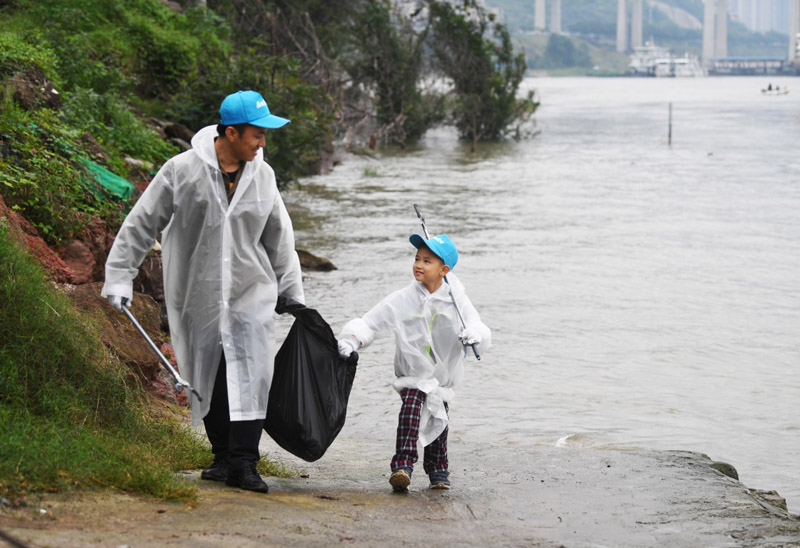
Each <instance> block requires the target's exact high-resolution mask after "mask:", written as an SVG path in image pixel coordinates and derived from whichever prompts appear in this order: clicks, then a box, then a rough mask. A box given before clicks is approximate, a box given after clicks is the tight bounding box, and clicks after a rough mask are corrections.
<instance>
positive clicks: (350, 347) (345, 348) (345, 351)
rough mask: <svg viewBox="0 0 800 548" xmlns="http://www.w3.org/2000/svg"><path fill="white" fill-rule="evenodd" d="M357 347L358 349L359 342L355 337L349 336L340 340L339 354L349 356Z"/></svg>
mask: <svg viewBox="0 0 800 548" xmlns="http://www.w3.org/2000/svg"><path fill="white" fill-rule="evenodd" d="M356 349H358V342H357V341H356V340H355V339H352V338H348V339H342V340H340V341H339V356H341V357H342V358H349V357H350V354H352V353H353V352H354V351H355V350H356Z"/></svg>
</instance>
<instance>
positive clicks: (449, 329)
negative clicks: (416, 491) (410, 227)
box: [339, 234, 491, 493]
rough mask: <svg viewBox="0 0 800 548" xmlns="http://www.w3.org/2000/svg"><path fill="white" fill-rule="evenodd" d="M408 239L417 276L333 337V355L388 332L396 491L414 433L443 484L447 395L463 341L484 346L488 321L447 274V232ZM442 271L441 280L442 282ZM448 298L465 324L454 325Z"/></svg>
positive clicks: (410, 461) (409, 463) (404, 480)
mask: <svg viewBox="0 0 800 548" xmlns="http://www.w3.org/2000/svg"><path fill="white" fill-rule="evenodd" d="M409 241H410V242H411V244H412V245H413V246H414V247H415V248H417V252H416V255H415V256H414V267H413V273H414V279H415V280H416V281H414V282H412V283H411V284H410V285H409V286H407V287H405V288H404V289H400V290H399V291H395V292H394V293H392V294H391V295H389V296H388V297H386V298H385V299H383V300H382V301H381V302H380V303H378V304H377V305H376V306H375V307H374V308H373V309H372V310H370V311H369V312H367V313H366V314H365V315H364V317H362V318H356V319H354V320H351V321H350V322H348V323H347V324H346V325H345V326H344V328H343V329H342V333H341V335H340V340H339V354H340V355H341V356H342V357H347V356H349V355H350V354H351V353H352V352H353V351H354V350H359V349H361V348H366V347H367V346H369V345H370V344H371V343H372V341H373V340H375V338H376V337H380V336H385V335H388V334H390V333H394V337H395V341H396V344H397V349H396V351H395V355H394V372H395V375H397V380H395V382H394V389H395V390H397V391H398V392H399V393H400V397H401V398H402V400H403V404H402V407H401V408H400V418H399V422H398V426H397V445H396V450H395V455H394V457H393V458H392V463H391V469H392V475H391V477H390V478H389V483H390V484H391V485H392V488H393V489H394V490H395V491H397V492H403V493H404V492H408V485H409V484H410V483H411V472H412V471H413V469H414V463H415V462H417V458H418V455H417V440H419V441H421V442H422V445H423V447H424V448H425V452H424V458H423V467H424V469H425V473H426V474H428V477H429V478H430V483H431V489H450V473H449V471H448V461H447V432H448V428H447V423H448V410H449V407H448V403H447V402H449V401H450V400H452V398H453V390H452V387H453V386H454V385H455V384H457V383H458V382H459V381H460V380H461V378H462V377H463V375H464V359H463V357H464V354H465V351H464V348H465V345H471V344H480V345H481V347H480V349H481V351H482V350H486V349H488V348H489V346H491V332H490V331H489V328H488V327H486V326H485V325H484V324H483V323H482V322H481V319H480V316H479V315H478V312H477V311H476V310H475V307H473V306H472V303H471V302H470V300H469V298H468V297H467V295H466V293H465V292H464V285H463V284H462V283H461V282H460V281H459V280H458V279H457V278H456V277H455V275H453V274H452V273H450V271H451V270H452V269H453V267H455V266H456V262H457V261H458V251H457V250H456V246H455V245H454V244H453V242H452V241H451V240H450V238H448V237H447V236H446V235H444V234H442V235H440V236H434V237H433V238H431V239H430V240H426V239H425V238H423V237H422V236H420V235H419V234H413V235H412V236H411V237H410V238H409ZM445 276H447V283H443V280H444V277H445ZM451 295H452V296H451ZM453 298H455V301H456V302H457V303H458V308H459V310H460V311H461V315H462V317H463V318H464V324H465V325H466V327H462V325H461V322H460V320H459V317H458V312H457V311H456V308H455V306H454V305H453Z"/></svg>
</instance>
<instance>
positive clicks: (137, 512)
mask: <svg viewBox="0 0 800 548" xmlns="http://www.w3.org/2000/svg"><path fill="white" fill-rule="evenodd" d="M392 441H393V440H387V442H386V443H383V442H381V443H377V442H374V441H370V442H368V443H366V444H364V443H363V442H362V441H361V440H356V439H353V438H340V439H338V440H337V441H336V442H335V443H334V445H333V446H332V447H331V449H330V450H329V452H328V454H326V455H325V456H324V457H323V458H322V459H321V460H320V461H318V462H316V463H304V462H302V461H299V460H297V459H294V458H293V457H287V458H285V461H286V463H287V464H289V465H295V466H297V467H298V469H301V470H302V471H303V473H302V476H298V477H294V478H287V479H275V478H268V479H267V482H268V484H269V486H270V493H269V494H267V495H260V494H255V493H249V492H244V491H239V490H235V489H231V488H227V487H225V486H223V485H221V484H218V483H214V482H208V481H201V480H200V479H199V472H197V471H192V472H187V473H185V476H186V478H187V479H188V480H189V481H191V482H197V484H198V486H199V491H200V494H199V499H198V502H197V504H196V505H194V506H187V505H185V504H179V503H165V502H157V501H152V500H148V499H145V498H142V497H133V496H129V495H127V494H124V493H119V492H105V493H81V494H77V495H76V494H67V495H44V496H41V497H34V496H31V497H29V498H27V499H26V503H27V506H26V507H23V508H12V507H9V506H3V507H2V509H1V510H0V528H2V530H3V531H5V532H7V533H10V534H12V535H13V536H15V537H16V538H18V539H19V540H21V541H23V542H25V543H28V544H29V545H30V546H37V547H44V546H71V547H75V548H79V547H94V546H129V547H131V548H144V547H156V546H158V547H161V546H176V547H182V546H187V547H188V546H192V547H198V546H209V547H210V546H226V547H242V548H243V547H251V546H253V547H255V546H303V547H306V546H330V545H331V544H341V545H350V546H378V545H400V544H402V545H407V546H429V545H431V544H435V545H440V546H487V545H493V546H540V547H550V546H565V547H570V548H575V547H589V546H616V547H622V546H631V547H633V546H636V547H648V546H653V547H656V546H659V547H660V546H759V547H765V546H775V547H777V546H800V519H799V518H798V516H794V515H791V514H788V513H786V512H785V511H784V510H782V509H780V508H779V507H778V506H777V505H776V504H777V503H776V502H775V496H774V495H773V499H772V503H770V502H767V500H769V496H767V497H765V496H764V493H763V492H762V493H760V494H759V493H758V492H754V491H752V490H750V489H748V488H747V487H746V486H745V485H743V484H741V483H740V482H738V481H736V480H735V479H732V478H730V477H728V476H726V475H724V474H722V473H721V472H719V471H717V470H716V469H715V468H713V467H712V466H711V464H712V461H710V460H709V459H708V458H707V457H705V456H703V455H701V454H699V453H690V452H671V451H624V452H623V451H610V450H598V449H576V448H559V447H540V446H531V447H525V446H519V445H516V446H515V445H503V446H498V445H483V446H480V447H474V446H466V445H463V444H461V443H458V442H456V443H454V444H452V445H451V448H450V453H451V463H452V480H453V489H452V490H451V491H431V490H429V489H427V478H426V477H425V476H424V475H423V474H421V472H422V470H421V467H420V469H419V470H417V473H416V474H415V475H414V477H413V478H412V484H411V492H410V493H409V494H407V495H397V494H393V493H391V490H390V487H389V484H388V473H387V472H388V470H387V468H388V466H387V458H388V457H387V455H388V454H389V453H390V452H391V450H392V447H391V444H392ZM262 450H264V451H267V452H268V453H269V454H270V455H271V456H275V455H277V456H280V457H281V458H284V456H285V455H286V453H284V452H282V451H280V449H278V448H277V446H275V444H274V443H272V441H271V440H269V439H265V440H263V441H262Z"/></svg>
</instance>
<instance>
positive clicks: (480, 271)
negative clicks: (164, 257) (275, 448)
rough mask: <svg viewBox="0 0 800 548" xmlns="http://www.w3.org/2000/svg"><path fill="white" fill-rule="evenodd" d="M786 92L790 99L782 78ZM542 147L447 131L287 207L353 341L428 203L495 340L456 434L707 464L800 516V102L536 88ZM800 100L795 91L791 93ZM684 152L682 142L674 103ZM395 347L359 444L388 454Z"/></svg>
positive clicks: (729, 82) (352, 421) (359, 417)
mask: <svg viewBox="0 0 800 548" xmlns="http://www.w3.org/2000/svg"><path fill="white" fill-rule="evenodd" d="M779 83H780V84H781V85H782V86H783V85H785V84H784V83H783V82H779ZM525 84H526V85H527V86H529V87H533V88H534V89H536V90H537V93H538V94H539V99H540V100H541V101H542V103H543V106H542V107H541V109H540V110H539V111H538V113H537V123H538V130H539V131H540V132H541V133H540V134H539V135H538V136H537V137H536V138H535V139H532V140H528V141H522V142H508V143H503V144H500V145H485V146H482V147H480V148H479V150H478V151H477V153H476V154H474V155H471V154H470V153H469V147H468V146H465V145H463V144H461V143H459V142H458V141H457V140H456V139H455V136H454V134H453V133H452V132H451V131H449V130H446V129H442V130H437V131H435V132H431V133H430V134H429V135H428V136H427V137H426V139H425V141H424V142H423V143H422V145H421V146H419V147H416V148H415V149H410V150H406V151H402V152H395V153H386V154H384V155H383V156H382V157H381V158H380V159H379V160H373V159H369V158H364V157H348V158H347V159H346V160H345V162H344V163H343V164H342V165H340V166H338V167H337V168H336V170H335V171H334V172H333V173H332V174H331V175H327V176H323V177H315V178H312V179H308V180H305V181H303V182H302V183H301V184H300V185H299V186H298V188H295V189H293V190H291V191H289V192H287V193H286V198H287V201H289V202H291V203H292V204H293V205H294V206H295V207H296V208H297V210H296V212H295V217H296V218H297V222H296V224H295V226H296V229H297V238H298V245H299V247H302V248H305V249H308V250H310V251H312V252H314V253H315V254H318V255H322V256H325V257H327V258H330V259H331V260H332V261H333V262H334V264H336V265H337V266H338V268H339V269H338V270H336V271H334V272H330V273H320V274H312V275H310V276H309V277H308V279H307V280H306V295H307V300H308V302H309V304H310V305H312V306H315V307H317V308H318V309H319V310H320V311H321V312H322V314H323V315H324V316H325V317H326V318H327V319H328V320H329V321H330V323H331V324H332V326H333V327H334V330H338V329H339V328H341V326H342V325H343V324H344V322H345V321H347V320H349V319H350V318H352V317H354V316H356V315H361V314H363V313H364V312H366V311H367V310H368V309H369V308H370V307H371V306H372V305H374V304H375V303H377V302H378V301H379V300H380V299H381V298H382V297H383V296H385V295H386V294H388V293H389V292H390V291H392V290H394V289H397V288H400V287H402V286H404V285H405V284H407V283H409V281H410V280H411V260H412V258H413V248H411V246H410V244H408V241H407V237H408V234H410V233H412V232H418V231H419V225H418V224H417V219H416V216H415V214H414V210H413V207H412V204H414V203H417V204H419V205H420V207H421V209H422V212H423V215H424V216H425V217H426V220H427V222H428V225H429V229H430V230H431V232H432V233H441V232H446V233H447V234H449V235H450V236H451V237H452V238H453V239H454V241H455V242H456V244H457V245H458V246H459V251H460V253H461V258H460V261H459V264H458V267H457V269H456V272H457V273H458V274H459V277H460V278H461V279H462V281H464V283H465V284H466V286H467V289H468V292H469V294H470V295H471V298H472V300H473V302H474V303H475V305H476V307H477V308H478V310H479V311H480V312H481V315H482V316H483V319H484V321H485V322H486V323H487V324H488V325H489V326H490V327H492V329H493V333H494V340H495V342H494V344H495V345H496V346H495V347H494V348H493V349H492V351H490V352H487V353H486V355H485V356H484V357H483V359H482V360H481V361H480V362H476V361H475V360H474V359H473V358H470V360H469V363H468V367H467V371H468V373H467V376H466V379H465V381H464V383H463V384H462V386H460V387H458V388H457V389H456V393H457V400H456V401H454V402H453V405H452V414H451V417H452V434H451V436H452V438H453V439H454V440H456V441H460V442H462V443H461V444H455V447H454V451H458V450H466V449H465V448H466V447H469V446H470V445H472V444H480V443H494V444H504V443H506V444H547V445H554V444H562V445H566V446H570V444H572V443H579V444H580V445H581V446H596V447H627V448H631V447H646V448H657V449H685V450H692V451H700V452H703V453H706V454H708V455H709V456H710V457H711V458H713V459H715V460H725V461H728V462H730V463H732V464H733V465H735V466H736V467H737V468H738V470H739V473H740V477H741V478H742V481H743V482H744V483H745V484H747V485H748V486H750V487H755V488H761V489H776V490H778V491H779V492H780V493H781V495H783V496H785V497H787V499H788V501H789V506H790V509H791V510H793V511H795V512H796V511H797V510H798V508H800V468H798V466H797V464H798V463H800V431H799V430H800V422H799V421H800V419H798V404H797V401H798V398H799V397H800V377H798V375H797V366H798V363H800V360H799V359H798V358H800V351H799V349H798V333H800V312H799V311H800V276H799V275H798V272H800V215H798V213H797V212H798V211H800V154H798V147H797V135H798V134H800V101H798V96H797V95H786V96H777V97H773V96H762V95H761V94H760V92H759V90H760V88H761V87H763V86H762V82H761V81H759V80H758V79H754V78H705V79H673V80H662V79H658V80H656V79H589V78H584V79H580V78H578V79H535V80H533V79H532V80H528V81H526V82H525ZM790 87H797V86H790ZM670 102H672V104H673V130H672V134H673V142H672V146H671V147H670V146H668V145H667V129H668V128H667V115H668V104H669V103H670ZM392 355H393V345H392V343H391V341H379V342H378V343H376V344H375V345H374V346H373V347H372V348H370V349H368V350H367V351H365V352H364V353H363V354H362V363H361V365H360V368H359V372H358V375H357V376H356V384H355V387H354V390H353V395H352V396H351V404H350V409H349V416H348V422H347V424H346V426H345V431H344V433H343V435H350V436H364V437H370V438H376V439H382V440H385V442H386V447H387V455H389V454H391V451H392V447H393V443H394V429H395V427H396V423H395V421H396V413H397V410H398V406H399V398H398V397H397V395H396V394H395V393H394V392H393V390H392V389H391V382H392V380H393V369H392Z"/></svg>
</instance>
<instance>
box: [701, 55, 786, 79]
mask: <svg viewBox="0 0 800 548" xmlns="http://www.w3.org/2000/svg"><path fill="white" fill-rule="evenodd" d="M787 70H789V67H788V63H787V61H786V59H785V58H783V57H712V58H711V59H709V63H708V73H709V74H717V75H723V74H724V75H728V74H729V75H753V74H756V75H757V74H779V73H782V72H784V71H787Z"/></svg>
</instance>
